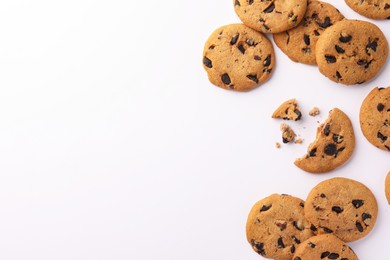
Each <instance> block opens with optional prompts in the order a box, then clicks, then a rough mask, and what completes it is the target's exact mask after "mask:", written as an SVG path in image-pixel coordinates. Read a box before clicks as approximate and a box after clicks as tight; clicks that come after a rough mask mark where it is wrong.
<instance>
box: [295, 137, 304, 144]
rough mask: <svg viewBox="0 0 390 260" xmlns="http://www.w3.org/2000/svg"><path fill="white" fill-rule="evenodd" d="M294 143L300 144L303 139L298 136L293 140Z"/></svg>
mask: <svg viewBox="0 0 390 260" xmlns="http://www.w3.org/2000/svg"><path fill="white" fill-rule="evenodd" d="M294 143H296V144H301V143H303V139H302V138H298V139H297V140H295V142H294Z"/></svg>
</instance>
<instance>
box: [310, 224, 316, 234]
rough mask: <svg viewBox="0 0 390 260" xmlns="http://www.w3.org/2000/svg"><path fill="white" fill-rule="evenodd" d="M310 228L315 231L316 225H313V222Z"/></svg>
mask: <svg viewBox="0 0 390 260" xmlns="http://www.w3.org/2000/svg"><path fill="white" fill-rule="evenodd" d="M310 230H311V231H313V232H316V231H317V228H316V226H314V225H313V224H311V226H310Z"/></svg>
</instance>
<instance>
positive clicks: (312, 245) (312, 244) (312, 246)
mask: <svg viewBox="0 0 390 260" xmlns="http://www.w3.org/2000/svg"><path fill="white" fill-rule="evenodd" d="M307 244H308V245H309V246H310V247H311V248H315V247H316V244H314V243H312V242H309V243H307Z"/></svg>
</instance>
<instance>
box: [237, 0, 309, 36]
mask: <svg viewBox="0 0 390 260" xmlns="http://www.w3.org/2000/svg"><path fill="white" fill-rule="evenodd" d="M233 3H234V10H235V11H236V13H237V15H238V17H239V18H240V20H241V21H242V22H243V23H244V24H245V25H247V26H249V27H251V28H252V29H255V30H257V31H260V32H264V33H278V32H283V31H286V30H288V29H291V28H293V27H295V26H297V25H298V24H299V23H300V21H301V20H302V18H303V16H304V14H305V12H306V8H307V0H294V1H291V0H233Z"/></svg>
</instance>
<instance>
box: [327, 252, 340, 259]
mask: <svg viewBox="0 0 390 260" xmlns="http://www.w3.org/2000/svg"><path fill="white" fill-rule="evenodd" d="M339 257H340V255H339V254H337V253H330V254H329V255H328V258H329V259H337V258H339Z"/></svg>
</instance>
